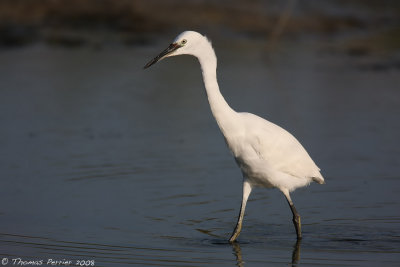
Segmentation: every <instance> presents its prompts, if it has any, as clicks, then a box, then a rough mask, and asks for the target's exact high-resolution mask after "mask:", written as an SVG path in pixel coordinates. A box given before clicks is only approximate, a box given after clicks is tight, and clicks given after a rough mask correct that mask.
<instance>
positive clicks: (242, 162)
mask: <svg viewBox="0 0 400 267" xmlns="http://www.w3.org/2000/svg"><path fill="white" fill-rule="evenodd" d="M178 55H192V56H195V57H196V58H197V59H198V60H199V62H200V66H201V70H202V74H203V81H204V85H205V89H206V92H207V97H208V102H209V104H210V107H211V111H212V114H213V116H214V117H215V120H216V121H217V124H218V126H219V128H220V130H221V132H222V134H223V135H224V137H225V141H226V143H227V145H228V147H229V149H230V150H231V151H232V153H233V156H234V157H235V160H236V163H237V164H238V166H239V167H240V169H241V171H242V174H243V198H242V204H241V208H240V213H239V217H238V221H237V224H236V227H235V229H234V231H233V233H232V236H231V237H230V239H229V241H230V242H234V241H235V240H236V239H237V237H238V236H239V234H240V231H241V229H242V223H243V217H244V211H245V208H246V203H247V200H248V198H249V195H250V193H251V191H252V189H253V188H254V187H266V188H278V189H279V190H280V191H281V192H282V193H283V194H284V196H285V197H286V200H287V202H288V204H289V206H290V209H291V211H292V214H293V224H294V226H295V230H296V234H297V239H298V240H300V239H301V222H300V216H299V214H298V213H297V211H296V208H295V206H294V204H293V202H292V200H291V198H290V194H289V193H290V192H292V191H293V190H295V189H296V188H299V187H303V186H306V185H309V184H310V183H311V182H312V181H314V182H317V183H319V184H323V183H324V178H323V177H322V175H321V173H320V169H319V168H318V167H317V165H315V163H314V161H313V160H312V159H311V157H310V156H309V155H308V153H307V151H306V150H305V149H304V148H303V146H302V145H301V144H300V143H299V142H298V141H297V139H296V138H295V137H294V136H293V135H291V134H290V133H289V132H287V131H286V130H284V129H282V128H281V127H279V126H277V125H275V124H273V123H271V122H269V121H267V120H265V119H263V118H261V117H258V116H256V115H254V114H251V113H242V112H236V111H234V110H233V109H232V108H231V107H230V106H229V105H228V103H227V102H226V101H225V99H224V97H223V96H222V94H221V92H220V90H219V86H218V82H217V74H216V70H217V58H216V56H215V52H214V49H213V48H212V45H211V43H210V41H209V40H208V39H207V38H206V37H205V36H203V35H201V34H200V33H197V32H194V31H185V32H183V33H181V34H180V35H178V36H177V37H176V38H175V40H174V41H173V42H172V44H170V45H169V46H168V48H167V49H165V50H164V51H162V52H161V53H160V54H159V55H158V56H157V57H155V58H154V59H152V60H151V61H150V62H149V63H147V64H146V65H145V67H144V68H148V67H150V66H151V65H153V64H155V63H156V62H157V61H159V60H161V59H163V58H166V57H171V56H178Z"/></svg>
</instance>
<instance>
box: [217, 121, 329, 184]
mask: <svg viewBox="0 0 400 267" xmlns="http://www.w3.org/2000/svg"><path fill="white" fill-rule="evenodd" d="M237 120H238V122H237V125H239V126H240V127H238V128H237V130H236V131H235V133H229V134H227V136H225V137H226V140H227V143H228V146H229V147H230V149H231V150H232V152H233V154H234V156H235V158H236V161H237V163H238V164H239V166H240V167H241V169H242V171H243V172H244V175H246V176H248V178H254V179H264V180H265V184H266V186H271V187H280V186H282V187H288V185H286V184H291V186H290V187H291V188H287V189H288V190H290V191H292V190H294V189H295V188H297V187H301V186H304V185H307V184H309V183H310V182H311V181H316V182H318V183H324V178H323V177H322V175H321V173H320V169H319V168H318V167H317V165H316V164H315V163H314V161H313V160H312V159H311V157H310V156H309V154H308V153H307V151H306V150H305V149H304V148H303V146H302V145H301V144H300V143H299V142H298V141H297V139H296V138H295V137H294V136H293V135H291V134H290V133H289V132H287V131H286V130H284V129H283V128H281V127H279V126H278V125H276V124H274V123H271V122H269V121H267V120H265V119H263V118H261V117H258V116H256V115H254V114H251V113H238V117H237ZM278 176H279V177H278ZM267 180H268V181H267ZM282 180H286V181H285V184H281V182H282Z"/></svg>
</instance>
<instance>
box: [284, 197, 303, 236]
mask: <svg viewBox="0 0 400 267" xmlns="http://www.w3.org/2000/svg"><path fill="white" fill-rule="evenodd" d="M282 193H283V194H284V195H285V197H286V200H287V202H288V204H289V206H290V209H291V211H292V214H293V224H294V228H295V229H296V234H297V239H298V240H299V239H301V219H300V215H299V213H297V210H296V208H295V207H294V204H293V201H292V199H291V198H290V195H289V191H288V190H282Z"/></svg>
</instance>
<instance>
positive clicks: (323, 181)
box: [312, 176, 325, 184]
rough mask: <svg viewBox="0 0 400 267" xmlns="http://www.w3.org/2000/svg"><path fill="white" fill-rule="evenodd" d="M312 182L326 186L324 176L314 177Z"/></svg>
mask: <svg viewBox="0 0 400 267" xmlns="http://www.w3.org/2000/svg"><path fill="white" fill-rule="evenodd" d="M312 180H313V181H314V182H316V183H319V184H324V183H325V180H324V178H323V177H322V176H320V177H312Z"/></svg>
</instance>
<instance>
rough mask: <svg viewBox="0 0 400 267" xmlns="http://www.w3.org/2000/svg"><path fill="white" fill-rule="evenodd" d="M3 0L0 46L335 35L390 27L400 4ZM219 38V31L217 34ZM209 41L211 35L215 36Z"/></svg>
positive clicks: (296, 0) (395, 22)
mask: <svg viewBox="0 0 400 267" xmlns="http://www.w3.org/2000/svg"><path fill="white" fill-rule="evenodd" d="M376 2H377V1H351V2H350V3H349V2H348V1H341V0H329V1H299V0H288V1H278V0H269V1H261V0H253V1H240V0H235V1H197V0H193V1H178V0H167V1H160V0H147V1H134V0H120V1H112V0H84V1H82V0H69V1H64V0H36V1H29V0H3V1H1V2H0V44H1V46H3V47H10V46H20V45H26V44H31V43H35V42H45V43H48V44H52V45H62V46H71V47H74V46H80V45H84V44H91V45H95V46H101V45H103V44H106V43H124V44H128V45H131V44H141V43H146V42H149V41H151V38H149V35H152V34H163V33H168V34H170V33H176V32H177V31H180V30H183V29H197V30H200V31H207V32H212V33H222V34H224V35H228V36H229V35H230V34H232V33H234V34H236V33H239V34H241V35H242V36H244V37H246V38H277V37H279V38H280V37H282V36H283V37H285V36H293V35H301V34H309V35H310V34H311V35H312V34H315V35H324V36H325V35H337V34H343V33H348V32H360V31H374V30H377V29H386V28H390V29H391V28H396V27H398V25H400V23H399V16H398V14H399V13H400V4H399V2H398V1H391V0H385V1H379V3H376ZM215 35H218V34H215ZM214 38H215V37H214Z"/></svg>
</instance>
